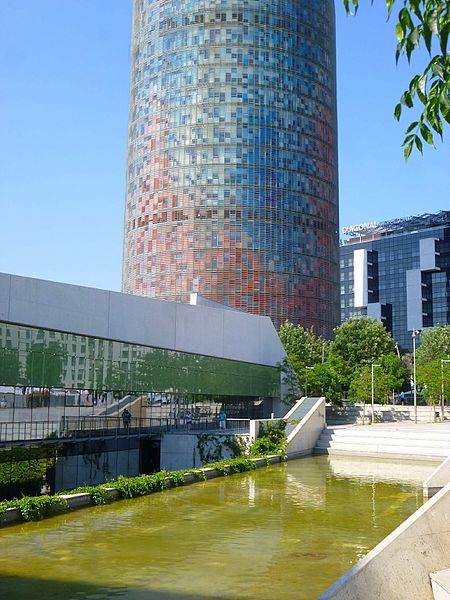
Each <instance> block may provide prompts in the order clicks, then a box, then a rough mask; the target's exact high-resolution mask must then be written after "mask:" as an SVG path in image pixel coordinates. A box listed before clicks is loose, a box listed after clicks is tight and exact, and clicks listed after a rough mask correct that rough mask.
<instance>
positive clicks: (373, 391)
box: [372, 363, 381, 425]
mask: <svg viewBox="0 0 450 600" xmlns="http://www.w3.org/2000/svg"><path fill="white" fill-rule="evenodd" d="M375 367H381V365H375V364H373V363H372V425H373V424H374V423H375V413H374V406H373V405H374V402H375V385H374V377H373V370H374V368H375Z"/></svg>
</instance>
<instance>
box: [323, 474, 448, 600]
mask: <svg viewBox="0 0 450 600" xmlns="http://www.w3.org/2000/svg"><path fill="white" fill-rule="evenodd" d="M368 518H370V517H368ZM448 567H450V484H447V485H446V486H445V488H443V489H442V490H441V491H440V492H438V493H437V494H436V495H435V496H434V497H433V498H432V499H431V500H428V502H426V503H425V504H424V505H423V506H422V507H421V508H419V510H417V511H416V512H415V513H414V514H413V515H411V517H409V519H406V521H404V522H403V523H402V524H401V525H400V526H399V527H397V529H396V530H395V531H393V532H392V533H391V534H390V535H388V536H387V537H386V538H385V539H384V540H383V541H382V542H381V543H380V544H378V546H376V547H375V548H374V549H373V550H371V551H370V552H369V554H367V556H365V557H364V558H363V559H362V560H360V561H359V562H358V563H357V564H356V565H355V566H354V567H353V568H351V569H350V570H349V571H347V573H345V575H344V576H343V577H341V578H340V579H338V581H337V582H336V583H335V584H334V585H333V586H332V587H331V588H330V589H329V590H327V591H326V592H325V593H324V594H323V595H322V596H320V598H319V600H363V599H366V598H367V599H369V598H370V600H405V598H411V599H413V598H414V599H417V600H432V598H433V593H432V589H431V584H430V578H429V574H430V573H431V572H432V571H439V570H442V569H446V568H448Z"/></svg>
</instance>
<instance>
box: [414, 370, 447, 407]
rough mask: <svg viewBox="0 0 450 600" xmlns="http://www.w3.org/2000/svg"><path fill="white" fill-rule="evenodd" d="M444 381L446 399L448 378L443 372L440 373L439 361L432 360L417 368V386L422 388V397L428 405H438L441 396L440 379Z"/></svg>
mask: <svg viewBox="0 0 450 600" xmlns="http://www.w3.org/2000/svg"><path fill="white" fill-rule="evenodd" d="M441 375H443V381H444V396H445V397H448V389H449V387H450V377H449V375H448V374H447V373H446V371H445V370H442V371H441V361H440V360H434V361H431V362H428V363H426V364H421V365H418V367H417V385H418V387H419V389H420V388H422V392H421V393H422V395H423V397H424V398H425V400H426V401H427V403H428V404H433V405H436V404H440V402H441V394H442V377H441Z"/></svg>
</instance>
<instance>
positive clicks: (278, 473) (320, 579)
mask: <svg viewBox="0 0 450 600" xmlns="http://www.w3.org/2000/svg"><path fill="white" fill-rule="evenodd" d="M433 469H434V465H433V464H430V463H427V464H421V465H416V466H414V465H413V463H403V464H401V463H397V464H393V463H392V461H389V462H387V461H383V462H381V461H373V460H370V459H367V460H352V459H347V458H327V457H315V458H305V459H302V460H297V461H292V462H289V463H286V464H282V465H276V466H272V467H267V468H264V469H260V470H258V471H256V472H253V473H244V474H241V475H235V476H232V477H228V478H220V479H216V480H213V481H210V482H206V483H198V484H195V485H192V486H190V487H186V488H178V489H174V490H167V491H166V492H163V493H160V494H155V495H153V496H149V497H146V498H141V499H137V500H130V501H123V502H119V503H116V504H113V505H110V506H107V507H98V508H90V509H86V510H82V511H78V512H74V513H71V514H69V515H62V516H59V517H55V518H53V519H50V520H47V521H43V522H40V523H28V524H25V525H19V526H15V527H11V528H7V529H3V530H1V531H0V574H1V579H0V598H2V599H3V598H4V599H8V600H13V599H20V600H40V599H41V598H42V599H45V600H53V599H58V600H59V599H64V600H72V599H73V600H82V599H89V600H94V599H95V600H100V599H103V598H124V599H135V600H144V599H145V600H146V599H153V598H155V599H159V600H169V599H170V600H181V599H187V598H202V599H211V600H212V599H216V598H217V599H229V600H238V599H241V598H242V599H244V598H245V599H255V600H256V599H259V600H284V599H294V598H295V599H296V600H299V599H314V598H317V596H318V595H319V594H320V593H321V592H322V591H324V590H325V589H326V588H327V587H328V586H329V585H331V583H332V582H333V581H334V580H335V579H336V578H337V577H339V576H340V575H342V574H343V573H344V572H345V571H346V570H347V569H348V568H349V567H350V566H351V565H352V564H354V563H355V562H356V561H357V560H358V559H359V558H360V557H362V556H363V555H364V554H366V553H367V552H368V550H370V549H371V548H373V547H374V546H375V545H376V544H377V543H378V542H379V541H380V540H381V539H382V538H383V537H385V536H386V535H387V534H388V533H389V532H391V531H392V530H393V529H394V528H395V527H396V526H397V525H399V524H400V523H401V522H402V521H403V520H404V519H405V518H406V517H408V516H409V515H410V514H412V513H413V512H414V511H415V510H416V508H418V507H419V506H420V505H421V504H422V492H421V485H422V480H423V479H425V478H426V477H427V476H428V475H429V474H430V473H431V471H432V470H433Z"/></svg>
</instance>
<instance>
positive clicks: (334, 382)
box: [308, 361, 342, 404]
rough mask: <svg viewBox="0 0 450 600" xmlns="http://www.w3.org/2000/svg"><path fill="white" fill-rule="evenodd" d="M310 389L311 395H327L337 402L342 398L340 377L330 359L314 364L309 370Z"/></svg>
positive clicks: (331, 400) (327, 397) (333, 401)
mask: <svg viewBox="0 0 450 600" xmlns="http://www.w3.org/2000/svg"><path fill="white" fill-rule="evenodd" d="M308 390H310V395H314V396H325V398H326V399H327V400H328V401H329V402H332V403H333V404H337V403H339V402H340V400H341V398H342V391H341V385H340V383H339V377H338V374H337V372H336V370H335V369H334V367H333V365H332V363H331V362H330V361H326V362H325V363H323V364H318V365H314V367H313V368H312V369H311V370H309V371H308Z"/></svg>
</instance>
